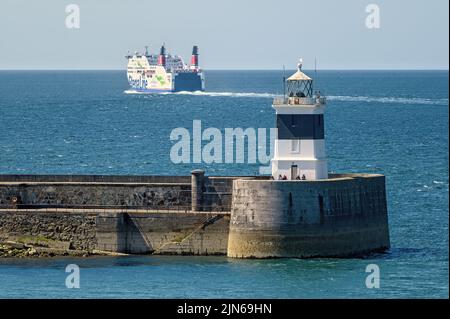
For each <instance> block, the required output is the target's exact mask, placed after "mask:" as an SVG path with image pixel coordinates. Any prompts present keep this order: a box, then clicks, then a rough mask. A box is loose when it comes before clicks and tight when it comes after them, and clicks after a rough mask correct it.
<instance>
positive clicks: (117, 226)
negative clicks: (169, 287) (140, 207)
mask: <svg viewBox="0 0 450 319" xmlns="http://www.w3.org/2000/svg"><path fill="white" fill-rule="evenodd" d="M229 221H230V216H229V214H228V213H225V214H222V213H219V214H210V213H194V212H189V213H144V214H142V213H118V214H109V213H108V214H100V215H98V216H97V247H98V249H100V250H105V251H112V252H119V253H130V254H148V253H154V254H176V255H226V253H227V246H228V229H229Z"/></svg>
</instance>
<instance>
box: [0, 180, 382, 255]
mask: <svg viewBox="0 0 450 319" xmlns="http://www.w3.org/2000/svg"><path fill="white" fill-rule="evenodd" d="M194 175H195V174H193V176H181V177H176V176H175V177H173V176H172V177H171V176H168V177H157V176H155V177H151V176H147V177H146V176H140V177H139V176H138V177H127V176H122V177H121V176H39V175H36V176H33V175H29V176H28V175H24V176H21V175H8V176H5V175H3V176H2V175H0V241H2V240H3V241H4V240H16V239H18V238H20V237H30V236H31V237H33V238H36V239H37V240H41V241H44V244H46V243H45V242H49V243H51V244H52V245H60V246H61V247H66V248H67V249H76V250H82V251H92V250H102V251H110V252H118V253H132V254H142V253H143V254H148V253H153V254H190V255H216V254H222V255H225V254H227V255H228V256H230V257H238V258H242V257H244V258H247V257H256V258H267V257H299V258H300V257H332V256H335V257H343V256H352V255H358V254H364V253H366V252H372V251H382V250H385V249H387V248H389V246H390V243H389V230H388V215H387V208H386V191H385V180H384V176H382V175H367V174H345V175H344V174H343V175H330V178H329V179H326V180H316V181H313V180H310V181H274V180H269V179H268V178H267V177H235V176H232V177H211V176H204V175H203V174H200V175H201V176H200V175H198V174H197V175H198V176H194ZM230 211H231V212H230Z"/></svg>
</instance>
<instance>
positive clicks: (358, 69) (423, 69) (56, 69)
mask: <svg viewBox="0 0 450 319" xmlns="http://www.w3.org/2000/svg"><path fill="white" fill-rule="evenodd" d="M286 70H287V71H292V70H296V69H295V68H293V69H286ZM304 70H306V71H312V72H315V71H317V72H319V71H447V72H448V71H449V69H448V68H429V69H427V68H411V69H407V68H399V69H389V68H386V69H384V68H380V69H365V68H356V69H341V68H339V69H338V68H327V69H317V70H314V69H308V68H306V69H304ZM2 71H124V72H126V71H127V70H126V69H114V68H111V69H109V68H104V69H102V68H100V69H82V68H74V69H70V68H68V69H65V68H48V69H46V68H42V69H40V68H38V69H0V72H2ZM202 71H283V69H282V68H280V69H273V68H270V69H215V68H212V69H202Z"/></svg>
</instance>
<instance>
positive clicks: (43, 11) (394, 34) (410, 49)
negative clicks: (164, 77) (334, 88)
mask: <svg viewBox="0 0 450 319" xmlns="http://www.w3.org/2000/svg"><path fill="white" fill-rule="evenodd" d="M70 3H76V4H78V5H79V6H80V9H81V28H80V29H78V30H75V29H72V30H70V29H67V28H66V27H65V18H66V15H67V14H66V13H65V7H66V5H68V4H70ZM370 3H375V4H378V5H379V7H380V10H381V11H380V17H381V28H380V29H368V28H366V25H365V19H366V16H367V13H366V11H365V8H366V6H367V5H368V4H370ZM448 10H449V1H448V0H413V1H411V0H384V1H382V0H367V1H364V0H345V1H336V0H308V1H306V0H226V1H224V0H223V1H214V0H196V1H193V0H170V1H166V0H159V1H154V0H122V1H119V0H68V1H64V0H39V1H34V0H28V1H26V0H0V69H124V68H125V65H126V60H125V58H124V55H125V54H126V52H127V50H130V51H131V52H134V51H135V50H142V48H143V47H144V46H145V45H150V47H151V49H152V51H157V50H158V49H159V47H160V45H161V43H162V42H165V43H166V45H167V47H168V48H169V49H170V50H171V51H172V52H173V53H178V54H181V55H183V57H184V58H185V60H187V61H188V60H189V56H190V51H191V48H192V45H193V44H198V45H199V47H200V53H201V56H200V59H201V62H200V64H201V66H202V67H203V68H205V69H280V68H281V66H282V65H283V64H285V65H286V66H287V67H288V68H295V65H296V62H297V60H298V58H299V57H300V56H301V57H303V58H304V60H305V68H313V67H314V57H317V60H318V66H319V68H320V69H448V56H449V49H448V48H449V43H448V37H449V29H448V27H449V21H448V19H449V17H448Z"/></svg>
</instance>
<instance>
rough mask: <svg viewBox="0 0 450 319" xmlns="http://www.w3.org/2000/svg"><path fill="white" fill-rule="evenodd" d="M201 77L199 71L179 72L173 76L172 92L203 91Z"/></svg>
mask: <svg viewBox="0 0 450 319" xmlns="http://www.w3.org/2000/svg"><path fill="white" fill-rule="evenodd" d="M204 90H205V89H204V85H203V77H202V75H201V74H199V73H179V74H177V75H175V78H174V90H173V91H174V92H181V91H188V92H194V91H204Z"/></svg>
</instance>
